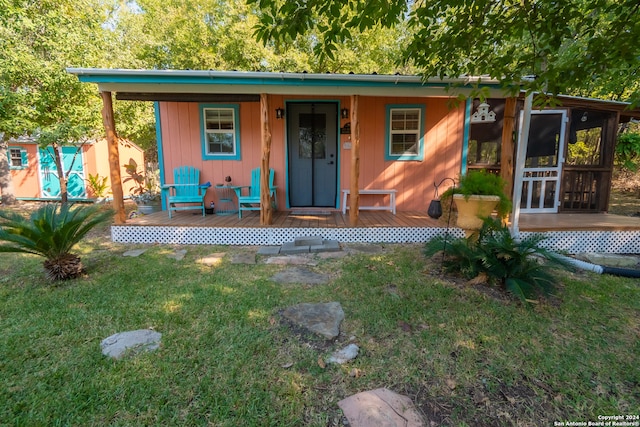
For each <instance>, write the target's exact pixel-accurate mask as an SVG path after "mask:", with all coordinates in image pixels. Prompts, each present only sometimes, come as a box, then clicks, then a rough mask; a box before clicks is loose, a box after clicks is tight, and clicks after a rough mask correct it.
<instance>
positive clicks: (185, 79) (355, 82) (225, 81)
mask: <svg viewBox="0 0 640 427" xmlns="http://www.w3.org/2000/svg"><path fill="white" fill-rule="evenodd" d="M329 76H331V75H329ZM382 77H384V76H382ZM78 80H80V82H82V83H98V84H100V83H124V84H183V85H202V84H206V85H238V86H299V87H304V86H316V87H329V86H331V87H376V88H385V87H388V88H393V87H394V88H397V87H405V88H406V87H408V88H413V87H415V88H442V89H443V92H444V90H445V88H457V87H472V86H474V85H475V84H476V83H475V82H474V83H470V84H467V85H465V84H463V83H460V82H423V81H421V80H418V79H416V80H415V81H402V80H399V81H394V80H393V79H391V78H390V79H388V80H382V81H379V80H378V81H371V80H367V76H366V75H363V76H362V79H356V78H353V79H351V78H350V79H339V78H331V77H327V78H326V79H325V78H308V79H305V78H304V77H302V76H299V75H294V76H280V75H277V76H273V77H271V78H265V77H262V78H260V77H248V76H241V75H239V76H238V77H231V76H224V77H222V76H220V77H218V76H214V75H202V74H200V75H193V76H187V75H171V74H170V73H167V74H166V75H158V74H153V75H145V74H136V75H112V74H102V75H101V74H99V71H96V74H80V75H78ZM479 86H480V87H500V85H499V84H498V83H486V84H482V83H481V84H480V85H479Z"/></svg>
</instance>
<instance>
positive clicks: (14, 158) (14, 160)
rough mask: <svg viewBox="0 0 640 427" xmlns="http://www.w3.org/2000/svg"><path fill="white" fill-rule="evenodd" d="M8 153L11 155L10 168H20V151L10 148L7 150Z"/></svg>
mask: <svg viewBox="0 0 640 427" xmlns="http://www.w3.org/2000/svg"><path fill="white" fill-rule="evenodd" d="M9 152H10V153H11V166H15V167H20V166H22V154H21V153H20V150H19V149H17V148H12V149H10V150H9Z"/></svg>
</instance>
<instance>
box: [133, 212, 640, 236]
mask: <svg viewBox="0 0 640 427" xmlns="http://www.w3.org/2000/svg"><path fill="white" fill-rule="evenodd" d="M289 213H290V212H288V211H278V212H274V213H273V224H272V225H270V226H262V225H260V213H259V212H248V213H243V217H242V219H240V218H238V215H237V214H233V215H207V216H205V217H203V216H202V214H200V213H199V212H196V211H193V212H192V211H185V212H176V213H174V215H173V218H172V219H169V216H168V214H167V212H166V211H163V212H156V213H153V214H150V215H144V216H140V217H136V218H132V219H129V220H127V225H128V226H177V227H185V226H187V227H231V228H233V227H237V228H258V227H260V228H263V227H272V228H350V227H351V226H350V224H349V214H348V213H347V214H346V215H343V214H342V212H341V211H338V210H336V211H331V213H330V214H329V215H318V214H304V215H302V214H298V215H295V216H294V215H289ZM446 226H447V222H446V217H442V218H440V219H439V220H434V219H432V218H430V217H429V216H428V215H427V214H426V212H420V211H413V212H398V213H397V214H396V215H393V214H391V213H390V212H383V211H363V212H360V222H359V224H358V225H357V227H358V228H371V227H435V228H444V227H446ZM451 227H455V222H454V221H453V220H452V221H451ZM520 230H521V231H530V232H546V231H572V230H576V231H587V230H589V231H592V230H601V231H634V230H640V218H638V217H628V216H620V215H611V214H569V213H560V214H522V215H521V216H520Z"/></svg>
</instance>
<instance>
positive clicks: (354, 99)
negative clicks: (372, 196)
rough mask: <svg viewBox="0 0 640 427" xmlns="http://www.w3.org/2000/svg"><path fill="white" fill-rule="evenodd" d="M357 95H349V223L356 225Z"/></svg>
mask: <svg viewBox="0 0 640 427" xmlns="http://www.w3.org/2000/svg"><path fill="white" fill-rule="evenodd" d="M359 101H360V98H359V96H358V95H351V186H350V193H351V196H350V200H349V203H350V204H349V224H350V225H351V226H352V227H355V226H356V225H358V218H359V216H360V115H359V112H358V104H359Z"/></svg>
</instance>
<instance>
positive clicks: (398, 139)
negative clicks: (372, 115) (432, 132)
mask: <svg viewBox="0 0 640 427" xmlns="http://www.w3.org/2000/svg"><path fill="white" fill-rule="evenodd" d="M420 115H421V111H420V109H418V108H411V109H400V108H398V109H392V110H391V123H390V135H389V139H390V148H389V149H390V153H389V154H391V155H393V156H402V155H410V156H415V155H417V154H419V153H418V150H419V141H420V131H421V129H420V125H421V123H420Z"/></svg>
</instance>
